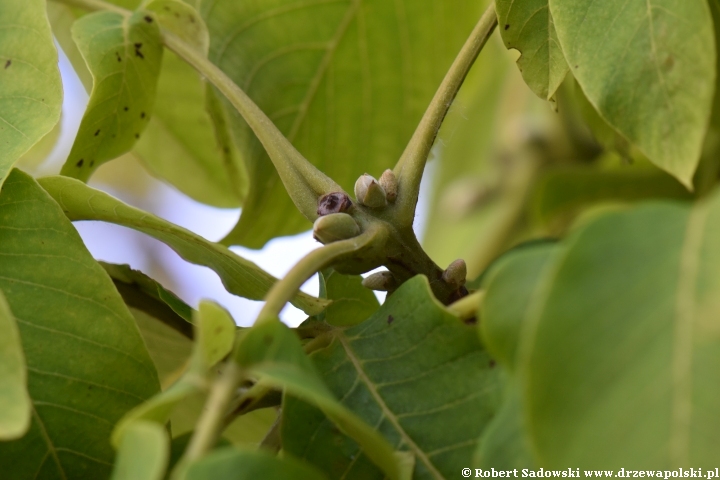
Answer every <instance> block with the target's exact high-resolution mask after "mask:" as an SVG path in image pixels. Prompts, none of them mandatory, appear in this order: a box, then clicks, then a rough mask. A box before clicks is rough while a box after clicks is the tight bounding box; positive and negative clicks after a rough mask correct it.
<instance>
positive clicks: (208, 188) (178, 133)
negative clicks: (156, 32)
mask: <svg viewBox="0 0 720 480" xmlns="http://www.w3.org/2000/svg"><path fill="white" fill-rule="evenodd" d="M145 8H146V9H147V10H150V11H153V12H155V16H156V18H157V20H158V22H160V25H161V26H162V27H163V28H165V29H167V30H169V31H171V32H172V33H174V34H175V35H177V36H179V37H180V38H182V39H183V40H185V41H186V42H187V43H188V44H190V45H192V46H194V47H195V48H196V49H197V50H199V51H200V52H202V53H203V55H207V51H208V48H209V44H210V37H209V34H208V31H207V27H206V26H205V22H204V21H203V20H202V18H201V17H200V15H199V14H198V13H197V12H196V11H195V9H193V8H192V7H191V6H190V5H188V4H186V3H183V2H180V1H177V0H155V1H153V2H150V3H148V4H147V6H146V7H145ZM214 95H215V93H214V92H213V91H211V90H209V89H207V88H206V84H205V82H204V81H203V80H202V78H201V77H200V75H199V74H198V73H197V71H195V70H194V69H193V68H192V67H191V66H189V65H188V64H187V63H185V62H184V61H182V60H181V59H179V58H178V57H177V56H176V55H175V54H174V53H172V52H166V53H165V56H164V58H163V68H162V70H161V71H160V79H159V80H158V91H157V98H156V100H155V107H154V114H153V117H152V118H151V119H150V122H149V123H148V126H147V131H146V132H145V134H144V135H142V137H141V138H140V140H139V141H138V143H137V144H136V146H135V153H137V154H138V156H139V157H140V158H141V159H142V160H143V161H144V163H145V164H146V165H147V167H148V168H149V169H150V171H151V172H152V173H153V174H155V175H157V176H158V177H160V178H162V179H163V180H166V181H168V182H170V183H171V184H172V185H174V186H175V187H177V188H178V189H179V190H180V191H182V192H183V193H185V194H187V195H189V196H190V197H192V198H194V199H196V200H198V201H200V202H203V203H208V204H210V205H214V206H217V207H238V206H240V205H241V201H242V199H243V198H244V197H245V193H246V190H247V174H246V173H245V171H244V168H245V167H244V165H243V164H242V161H241V160H240V157H239V154H238V152H237V149H236V147H235V146H234V145H233V144H232V142H231V140H230V139H229V132H228V131H227V125H226V124H225V122H224V121H223V118H222V116H223V115H224V112H220V111H219V109H220V107H219V106H218V105H217V103H218V102H217V100H216V99H215V98H213V96H214ZM206 97H207V98H206Z"/></svg>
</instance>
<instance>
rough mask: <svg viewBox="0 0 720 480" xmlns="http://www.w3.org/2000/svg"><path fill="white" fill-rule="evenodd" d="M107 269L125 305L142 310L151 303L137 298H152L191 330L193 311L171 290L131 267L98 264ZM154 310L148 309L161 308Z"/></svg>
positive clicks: (190, 334) (190, 333)
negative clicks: (180, 319)
mask: <svg viewBox="0 0 720 480" xmlns="http://www.w3.org/2000/svg"><path fill="white" fill-rule="evenodd" d="M98 263H100V265H101V266H102V267H103V268H104V269H105V271H106V272H107V274H108V275H110V278H112V279H113V282H114V283H115V287H116V288H118V290H119V291H120V294H121V295H122V296H123V299H124V300H125V303H128V304H129V305H131V306H132V307H133V308H138V309H142V307H143V306H145V304H147V303H149V301H148V299H146V298H143V299H142V300H140V299H139V298H138V299H137V303H132V302H135V301H136V300H135V299H136V298H137V297H140V295H142V296H145V297H150V298H151V299H152V300H155V301H156V302H162V303H163V304H165V306H166V307H168V308H170V309H171V310H172V313H174V314H175V315H176V316H179V317H180V318H182V319H183V320H185V322H187V324H188V325H187V327H188V328H191V325H190V324H191V323H192V316H193V309H192V307H190V306H189V305H188V304H187V303H185V302H183V301H182V300H180V298H178V296H177V295H175V294H174V293H173V292H171V291H170V290H167V289H166V288H165V287H163V286H162V285H160V284H159V283H158V282H157V281H155V280H153V279H152V278H150V277H148V276H147V275H145V274H144V273H142V272H141V271H139V270H133V269H132V268H130V265H116V264H113V263H107V262H98ZM131 291H133V292H137V293H138V294H137V295H134V296H132V297H131V293H130V292H131ZM153 307H154V308H152V307H148V308H149V309H152V310H153V311H157V309H159V308H161V306H156V305H153ZM166 315H167V314H166ZM188 337H190V338H192V332H191V331H190V332H188Z"/></svg>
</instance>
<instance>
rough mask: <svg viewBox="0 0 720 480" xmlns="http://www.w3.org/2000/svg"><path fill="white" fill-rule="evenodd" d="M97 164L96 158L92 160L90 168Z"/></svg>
mask: <svg viewBox="0 0 720 480" xmlns="http://www.w3.org/2000/svg"><path fill="white" fill-rule="evenodd" d="M94 166H95V160H90V168H92V167H94Z"/></svg>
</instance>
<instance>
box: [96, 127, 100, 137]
mask: <svg viewBox="0 0 720 480" xmlns="http://www.w3.org/2000/svg"><path fill="white" fill-rule="evenodd" d="M98 135H100V129H99V128H98V129H97V131H96V132H95V136H96V137H97V136H98Z"/></svg>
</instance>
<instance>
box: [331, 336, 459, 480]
mask: <svg viewBox="0 0 720 480" xmlns="http://www.w3.org/2000/svg"><path fill="white" fill-rule="evenodd" d="M336 338H337V339H338V341H339V342H340V343H341V344H342V346H343V348H344V349H345V353H346V355H347V357H348V358H349V359H350V361H351V362H352V364H353V367H355V371H356V372H357V374H358V377H360V379H361V380H362V381H363V383H365V385H366V386H367V388H368V391H369V392H370V395H372V397H373V399H374V400H375V402H376V403H377V404H378V406H379V407H380V410H381V411H382V413H383V415H384V416H385V418H387V419H388V421H389V422H390V423H391V424H392V425H393V427H395V430H396V431H397V432H398V433H399V434H400V436H401V437H402V439H403V441H404V442H405V444H407V445H408V446H409V447H410V449H411V450H412V452H413V453H414V454H415V456H416V457H417V458H418V459H420V461H421V462H422V463H423V464H424V465H425V467H426V468H427V469H428V470H429V471H430V473H431V474H432V475H433V477H435V478H436V479H438V480H444V479H445V477H443V475H442V474H441V473H440V472H439V471H438V470H437V468H435V465H433V463H432V462H431V461H430V459H429V458H428V457H427V455H425V452H423V450H422V449H421V448H420V447H419V446H418V445H417V444H416V443H415V442H414V441H413V439H412V438H411V437H410V436H409V435H408V434H407V432H405V430H404V429H403V428H402V426H401V425H400V422H399V420H398V418H397V417H396V416H395V414H394V413H393V412H392V410H390V408H389V407H388V406H387V404H386V403H385V400H384V399H383V398H382V396H381V395H380V393H379V392H378V391H377V389H376V388H375V384H374V383H373V382H372V381H371V380H370V378H369V377H368V376H367V374H366V373H365V370H363V367H362V364H361V363H360V360H359V359H358V358H357V356H356V355H355V352H354V351H353V350H352V348H351V346H350V344H349V342H348V341H347V339H346V338H345V335H344V333H342V332H341V333H339V334H338V335H337V337H336Z"/></svg>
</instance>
